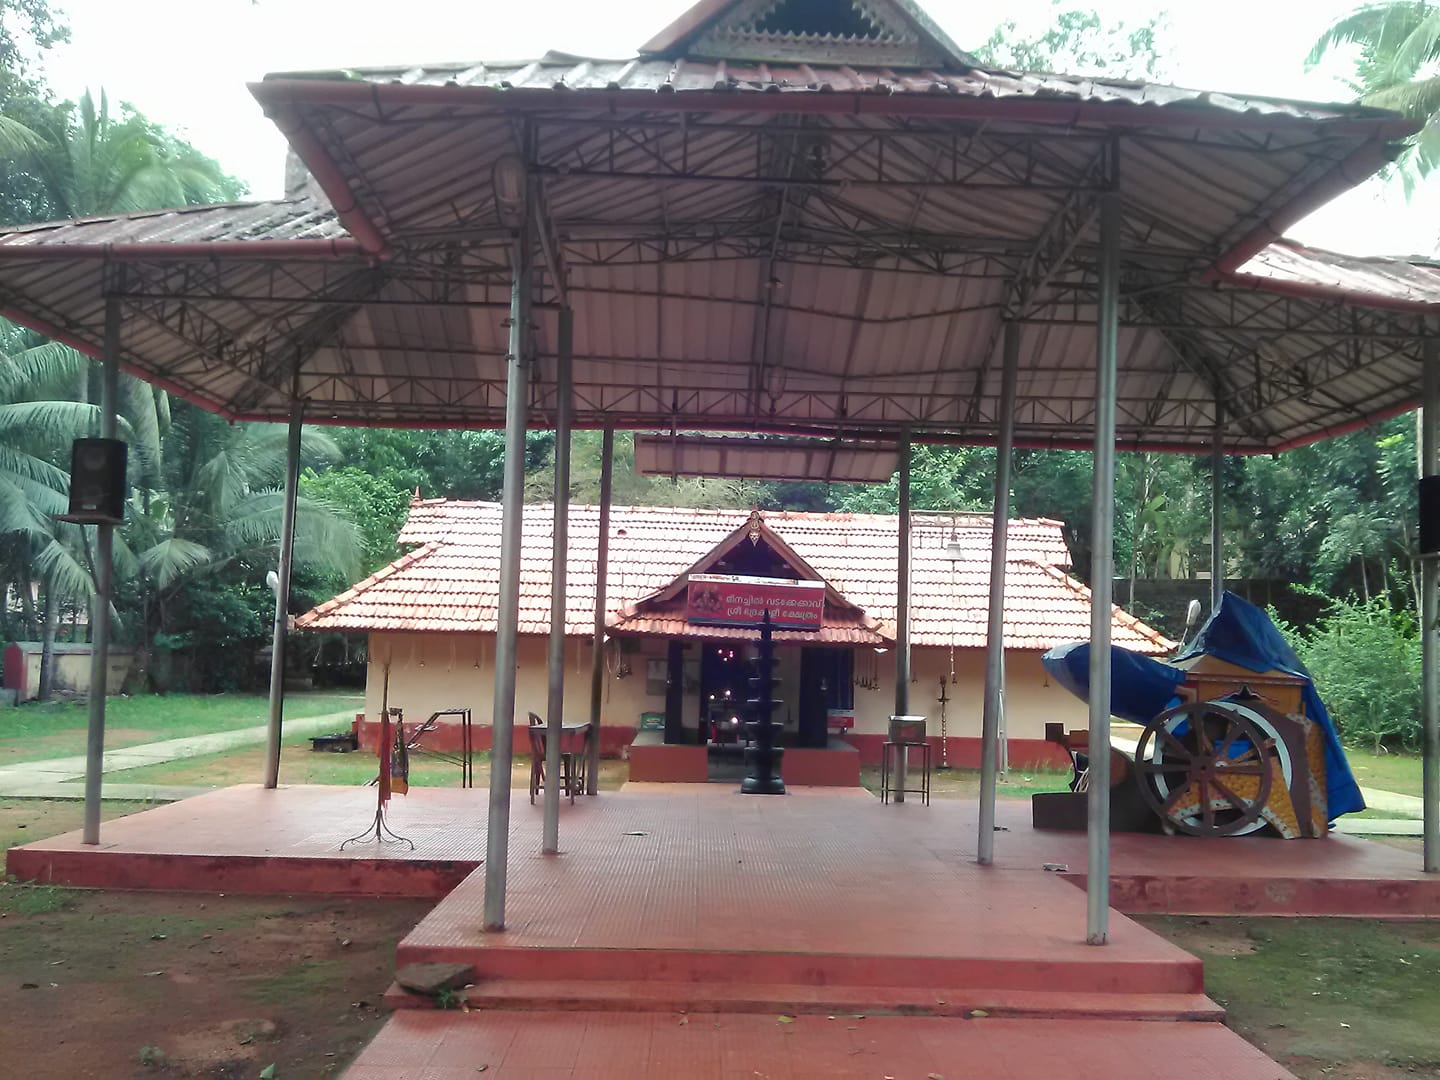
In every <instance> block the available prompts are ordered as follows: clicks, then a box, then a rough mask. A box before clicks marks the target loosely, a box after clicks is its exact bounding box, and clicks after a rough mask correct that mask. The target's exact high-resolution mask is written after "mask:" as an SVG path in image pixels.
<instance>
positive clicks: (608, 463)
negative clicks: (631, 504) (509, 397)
mask: <svg viewBox="0 0 1440 1080" xmlns="http://www.w3.org/2000/svg"><path fill="white" fill-rule="evenodd" d="M614 475H615V428H614V427H612V426H611V425H609V424H606V425H605V434H604V436H603V437H602V438H601V440H600V522H599V535H598V536H596V538H595V636H594V638H593V640H592V641H591V645H590V757H589V760H588V761H587V763H586V767H585V773H586V780H585V794H587V795H594V794H595V792H596V791H597V790H598V789H597V787H596V781H597V780H598V779H599V774H600V713H601V707H600V706H601V699H602V698H603V697H604V693H605V614H606V612H605V591H606V589H607V588H608V582H607V578H608V576H609V572H610V491H611V487H612V486H613V480H614Z"/></svg>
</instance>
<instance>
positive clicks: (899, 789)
mask: <svg viewBox="0 0 1440 1080" xmlns="http://www.w3.org/2000/svg"><path fill="white" fill-rule="evenodd" d="M899 486H900V491H899V495H898V499H897V503H898V505H897V507H896V509H897V510H898V511H899V514H898V516H897V525H898V530H897V531H898V533H899V538H898V551H897V552H896V555H897V557H896V560H895V561H896V564H897V567H898V571H899V572H898V575H897V580H896V583H895V715H896V716H907V715H909V713H910V432H909V431H908V430H907V431H904V432H902V433H901V435H900V485H899ZM908 757H909V753H908V751H907V750H906V749H905V748H904V747H901V748H900V749H899V751H898V753H897V754H896V761H895V787H896V790H895V801H896V802H897V803H903V802H904V801H905V783H906V781H905V772H906V766H907V765H908V764H909V761H908Z"/></svg>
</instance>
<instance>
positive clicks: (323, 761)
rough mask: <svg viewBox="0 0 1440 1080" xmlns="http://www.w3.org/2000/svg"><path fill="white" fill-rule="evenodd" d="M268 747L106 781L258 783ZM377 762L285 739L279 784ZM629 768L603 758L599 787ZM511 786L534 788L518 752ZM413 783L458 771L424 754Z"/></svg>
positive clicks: (480, 780) (373, 766)
mask: <svg viewBox="0 0 1440 1080" xmlns="http://www.w3.org/2000/svg"><path fill="white" fill-rule="evenodd" d="M264 762H265V748H264V747H263V746H253V747H246V748H244V749H242V750H231V751H229V752H227V753H223V754H206V755H204V756H202V757H192V758H184V759H183V760H180V761H169V762H165V763H164V764H162V765H146V766H144V767H143V768H139V769H122V770H120V771H119V772H111V773H106V774H105V778H106V780H107V781H109V782H110V783H115V784H195V785H210V786H214V787H228V786H229V785H231V784H250V783H255V782H256V781H257V780H258V779H259V777H260V775H261V770H262V769H263V767H264ZM378 768H379V763H378V762H377V760H376V758H375V755H374V754H373V753H370V752H368V751H365V750H358V751H355V752H354V753H349V754H332V753H316V752H314V751H312V750H311V749H310V740H309V739H305V738H298V739H287V740H286V742H285V744H284V747H283V749H282V752H281V754H280V782H281V783H282V784H357V785H358V784H368V783H369V782H370V781H371V780H373V779H374V778H375V774H376V772H377V771H378ZM629 771H630V769H629V766H628V765H627V764H626V763H625V762H623V761H612V760H609V759H602V760H601V762H600V787H601V788H603V789H605V790H607V791H609V790H614V789H615V788H618V787H619V786H620V785H621V784H623V783H624V782H625V779H626V777H627V776H628V775H629ZM489 778H490V755H489V754H488V753H484V752H481V753H477V754H476V755H475V783H476V784H478V785H480V786H482V787H483V786H486V785H488V784H489ZM510 782H511V784H513V785H515V786H516V787H520V788H528V786H529V784H530V755H529V754H528V753H527V754H516V756H515V768H514V771H513V772H512V774H511V781H510ZM410 783H411V784H413V785H414V786H416V787H459V786H460V767H459V766H458V765H456V764H454V763H452V762H448V761H439V760H436V759H435V758H432V757H428V756H426V755H423V754H415V753H412V754H411V755H410Z"/></svg>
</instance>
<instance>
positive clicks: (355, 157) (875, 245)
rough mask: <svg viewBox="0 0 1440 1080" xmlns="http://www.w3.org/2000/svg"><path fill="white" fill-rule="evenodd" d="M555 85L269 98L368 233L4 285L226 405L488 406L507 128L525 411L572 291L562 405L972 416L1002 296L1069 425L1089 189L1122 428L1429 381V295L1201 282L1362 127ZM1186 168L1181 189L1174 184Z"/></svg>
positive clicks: (388, 421)
mask: <svg viewBox="0 0 1440 1080" xmlns="http://www.w3.org/2000/svg"><path fill="white" fill-rule="evenodd" d="M382 89H386V88H382ZM402 89H403V88H402ZM428 89H430V90H432V91H434V90H436V89H437V88H435V87H430V88H428ZM576 94H578V92H576ZM576 94H568V95H567V94H563V93H559V92H557V94H550V95H536V94H533V93H528V92H527V94H519V93H517V94H516V95H514V98H513V100H512V99H506V100H503V101H500V102H497V100H496V99H495V98H493V97H489V98H485V99H484V100H479V99H476V98H474V97H473V96H470V97H466V96H464V95H457V96H456V98H455V101H453V102H451V103H448V104H446V105H443V106H441V105H437V104H436V103H435V102H434V101H429V102H427V103H424V104H413V105H412V104H405V103H403V102H401V103H398V104H397V103H395V102H392V101H390V100H388V99H387V98H386V97H385V95H384V94H381V93H377V94H375V95H373V96H372V97H366V98H363V99H357V102H356V103H355V104H337V103H335V102H328V103H323V104H304V103H293V104H291V105H288V106H285V107H276V106H272V109H271V111H272V113H274V114H275V115H276V118H277V120H280V121H281V122H282V126H284V127H285V128H286V130H287V132H289V133H291V134H292V138H296V145H297V146H299V147H300V148H301V150H302V152H303V153H304V154H305V156H306V157H307V158H308V160H309V163H310V165H311V167H312V168H313V169H314V171H315V173H316V175H317V176H320V177H322V180H323V186H324V187H325V189H326V193H327V194H328V195H329V196H330V197H331V198H333V199H334V200H335V204H336V205H337V206H352V207H353V208H352V209H350V210H347V212H346V213H345V214H341V215H340V218H341V221H342V222H344V223H347V224H349V225H350V226H351V228H352V230H354V229H355V228H356V227H357V226H363V222H360V221H359V219H358V218H357V216H356V215H361V216H363V218H364V219H365V220H366V221H368V222H369V223H370V225H371V226H372V227H373V231H374V233H375V235H376V237H378V242H377V244H372V245H371V246H372V247H374V248H375V250H374V251H373V252H372V254H371V255H370V256H368V257H367V256H364V255H359V254H354V255H339V254H329V253H327V254H324V255H321V254H318V253H317V255H316V256H315V257H311V258H304V257H295V256H292V257H287V258H268V257H263V256H257V257H255V258H245V257H243V255H240V254H237V253H235V252H228V253H227V254H226V255H225V257H223V258H221V257H217V258H213V259H207V258H195V257H186V258H167V257H166V256H165V254H164V251H165V245H164V244H163V243H157V244H154V245H153V247H154V249H155V251H156V254H155V256H154V257H153V258H152V257H146V255H145V253H143V252H141V253H139V254H137V253H133V252H132V253H130V255H129V256H127V257H126V258H125V259H124V260H123V261H121V260H117V259H107V258H106V256H105V254H104V253H103V252H102V253H89V254H87V255H86V256H84V257H78V258H77V260H76V263H75V266H76V267H78V268H79V269H78V270H76V271H74V273H75V276H74V277H73V278H72V279H64V278H63V276H61V277H57V274H60V270H61V268H64V269H66V270H69V269H70V264H67V263H61V262H58V261H56V260H54V259H46V260H37V261H36V262H35V263H33V264H30V263H26V262H24V261H23V260H22V259H21V258H20V255H19V253H18V252H17V253H13V254H12V253H7V255H8V257H7V258H6V259H5V260H4V261H3V262H0V302H3V304H4V305H5V306H6V307H7V308H8V309H10V310H12V311H17V312H21V313H25V314H28V315H29V316H31V317H32V319H31V321H32V322H33V323H35V324H36V325H38V326H40V327H41V328H43V329H46V330H47V331H51V332H54V333H55V334H56V335H57V336H61V337H62V338H63V339H64V340H68V341H71V342H72V343H76V344H79V345H81V346H82V347H86V348H88V349H90V350H91V351H98V346H99V334H98V332H97V330H98V323H97V312H98V310H99V297H100V296H102V295H103V296H114V297H116V298H118V299H120V300H121V303H122V312H123V316H124V325H123V330H122V335H121V350H122V359H123V361H124V362H125V363H126V364H127V365H128V366H129V368H130V369H131V370H133V371H136V372H138V373H141V374H143V375H145V376H147V377H149V378H152V379H154V380H156V381H158V382H160V383H162V384H163V385H165V386H167V387H168V388H170V389H172V390H174V391H176V392H178V393H181V394H183V395H184V396H186V397H189V398H191V399H192V400H195V401H197V402H200V403H202V404H205V405H206V406H208V407H211V408H215V409H217V410H218V411H220V412H222V413H224V414H227V415H230V416H233V417H237V418H246V419H281V418H284V417H286V416H288V411H289V403H290V401H291V400H292V398H294V397H300V398H303V399H305V400H306V401H307V402H308V403H309V405H308V408H307V416H308V417H309V418H311V419H312V420H316V421H320V422H337V423H351V424H357V423H358V424H378V425H422V426H475V427H498V426H500V425H502V424H503V422H504V415H505V408H506V391H505V385H506V373H505V360H506V356H507V349H508V343H507V337H508V332H507V325H506V319H507V314H508V310H509V305H510V284H511V266H512V262H513V250H514V244H515V242H516V237H517V231H516V227H515V224H514V222H513V221H509V220H507V218H506V214H505V213H504V212H503V207H501V206H500V205H499V203H498V202H497V199H496V195H495V188H494V185H493V183H492V182H491V180H490V175H489V174H490V172H491V171H492V169H493V167H494V166H495V163H496V162H498V161H499V160H500V159H502V158H504V157H518V158H519V160H520V161H521V162H522V163H523V165H524V166H525V169H526V171H527V173H528V175H529V177H530V180H531V183H532V186H533V188H534V192H535V200H534V206H535V216H536V221H535V225H536V227H535V228H534V229H533V230H531V235H533V236H534V237H535V238H536V240H535V249H536V252H535V253H536V259H535V272H534V274H533V279H534V286H533V288H534V295H533V304H532V305H531V320H532V323H533V326H534V329H535V361H534V365H533V366H534V370H533V371H532V372H531V378H530V379H529V380H528V390H527V394H528V403H529V406H530V408H531V410H532V412H533V413H534V416H533V417H532V422H533V423H542V424H543V423H547V422H550V420H551V419H552V418H553V416H554V413H555V406H556V381H555V368H556V349H557V341H558V333H557V322H558V318H559V310H560V308H561V307H562V306H563V307H568V308H569V309H571V310H572V311H573V312H574V315H575V335H574V339H575V340H574V374H573V380H574V381H573V385H574V395H575V402H576V415H575V423H576V424H577V425H579V426H589V427H600V426H605V425H607V424H608V425H615V426H620V427H664V428H682V429H690V430H694V429H707V428H708V429H714V430H740V431H771V432H779V433H785V432H788V433H797V434H821V435H829V434H839V435H846V434H850V435H856V436H859V435H865V436H870V437H876V436H878V437H894V436H896V435H897V434H898V433H899V432H900V431H902V430H908V431H909V432H910V433H911V435H912V437H914V438H917V439H922V440H923V439H934V440H943V441H958V442H966V441H972V442H987V441H991V440H994V439H995V438H996V437H997V434H998V429H999V417H998V412H999V407H1000V379H999V374H998V366H999V365H998V353H999V348H1000V341H1001V338H1002V335H1003V328H1004V326H1005V325H1006V324H1007V323H1018V324H1019V326H1020V328H1021V335H1020V362H1019V388H1018V389H1019V392H1018V401H1017V409H1016V416H1015V420H1016V425H1015V435H1016V439H1017V440H1018V442H1019V444H1020V445H1031V446H1067V445H1088V443H1087V442H1086V440H1085V439H1084V437H1083V435H1082V434H1081V433H1082V432H1083V431H1084V430H1085V429H1086V428H1087V427H1088V426H1089V425H1090V424H1091V423H1092V421H1093V407H1094V406H1093V402H1094V382H1093V364H1092V362H1091V350H1092V349H1093V336H1092V335H1091V334H1090V328H1091V327H1093V325H1094V319H1095V299H1096V288H1097V286H1096V281H1097V260H1098V255H1099V233H1098V225H1097V208H1098V205H1099V201H1100V199H1101V197H1102V196H1103V194H1104V193H1105V192H1106V191H1109V190H1116V191H1118V192H1119V193H1120V194H1121V196H1122V200H1123V224H1122V232H1121V256H1120V257H1121V266H1122V273H1123V280H1122V287H1121V297H1120V304H1121V311H1120V319H1121V335H1122V336H1121V341H1120V343H1119V344H1120V360H1119V362H1120V381H1119V399H1118V403H1117V422H1118V429H1117V430H1118V436H1119V438H1120V439H1121V441H1122V445H1133V446H1142V445H1143V446H1149V447H1152V448H1156V449H1161V450H1166V449H1168V450H1175V451H1180V452H1195V451H1196V450H1200V449H1202V448H1205V447H1208V446H1209V444H1210V443H1211V441H1212V439H1213V437H1214V426H1215V424H1214V421H1215V416H1216V410H1217V408H1218V409H1219V411H1220V414H1221V415H1222V416H1223V418H1224V437H1225V441H1226V445H1227V447H1228V448H1229V449H1231V450H1232V451H1236V452H1247V451H1268V450H1274V449H1277V448H1279V447H1282V446H1284V445H1288V444H1289V443H1291V442H1295V441H1303V440H1307V439H1310V438H1315V437H1320V436H1322V435H1324V434H1326V433H1330V432H1331V431H1333V430H1334V429H1335V428H1336V427H1337V425H1343V424H1352V423H1357V424H1358V423H1361V422H1364V421H1366V420H1368V419H1374V418H1377V417H1379V416H1382V415H1386V414H1389V413H1393V412H1396V411H1399V410H1401V409H1403V408H1405V407H1407V406H1409V405H1411V404H1412V403H1413V402H1414V401H1415V399H1416V396H1417V394H1418V387H1419V371H1420V364H1419V354H1420V346H1419V344H1418V343H1419V342H1420V340H1421V339H1423V338H1424V336H1425V335H1426V333H1427V332H1429V331H1431V330H1433V320H1427V318H1426V317H1425V316H1423V315H1421V314H1415V313H1407V312H1402V311H1387V310H1378V309H1365V308H1360V307H1355V306H1353V305H1346V304H1341V303H1338V302H1334V301H1327V300H1324V299H1318V298H1302V297H1296V296H1282V295H1272V294H1267V293H1261V292H1257V291H1254V290H1251V289H1242V288H1237V287H1234V286H1232V285H1227V284H1225V283H1223V282H1219V281H1216V280H1212V279H1208V278H1207V274H1208V273H1209V271H1210V270H1211V268H1212V267H1213V266H1214V265H1215V262H1216V259H1217V257H1218V256H1219V255H1220V254H1221V253H1222V252H1224V251H1226V250H1227V249H1228V248H1230V247H1231V246H1233V244H1234V243H1235V242H1236V241H1237V240H1239V239H1240V238H1241V237H1243V236H1244V235H1245V234H1246V233H1247V232H1249V231H1250V230H1251V229H1253V228H1254V227H1255V225H1256V223H1257V222H1259V221H1263V220H1265V218H1266V216H1267V215H1268V214H1270V213H1272V212H1273V211H1275V210H1276V208H1277V207H1279V206H1281V205H1282V204H1284V203H1285V202H1286V200H1289V199H1292V198H1293V197H1294V196H1295V194H1296V192H1297V191H1302V190H1304V189H1305V188H1306V186H1307V185H1308V184H1310V183H1313V182H1314V181H1315V180H1316V178H1317V177H1319V176H1321V175H1322V174H1325V173H1327V172H1330V171H1333V170H1334V169H1335V167H1336V164H1337V162H1339V161H1341V160H1343V159H1346V157H1347V155H1349V154H1351V153H1353V152H1354V146H1355V139H1354V137H1353V134H1349V133H1348V132H1349V129H1348V128H1346V129H1344V131H1342V132H1339V133H1337V134H1336V135H1334V136H1333V137H1332V136H1331V135H1330V134H1329V133H1328V131H1327V129H1326V128H1325V127H1324V125H1321V124H1316V125H1312V126H1311V127H1309V128H1304V129H1302V128H1299V127H1297V126H1295V125H1290V126H1288V127H1287V126H1283V125H1282V126H1278V127H1276V128H1275V129H1274V130H1266V129H1264V128H1263V127H1255V126H1247V125H1246V124H1242V123H1238V122H1237V123H1234V124H1228V125H1227V123H1226V122H1225V121H1224V118H1223V117H1218V118H1217V117H1211V118H1210V119H1209V120H1207V121H1206V122H1205V123H1199V122H1197V125H1196V127H1195V128H1194V129H1193V130H1191V129H1188V128H1180V129H1177V128H1174V127H1173V126H1171V127H1168V128H1167V127H1165V126H1164V125H1155V126H1153V127H1144V126H1137V125H1135V124H1133V123H1130V124H1127V125H1122V126H1119V127H1108V126H1106V125H1104V124H1098V123H1092V124H1086V123H1068V124H1055V123H1025V122H1014V121H1007V120H1004V119H1003V118H1002V119H995V118H994V117H988V118H975V117H969V118H967V117H957V118H945V117H937V116H924V115H920V116H915V115H911V116H902V115H881V114H880V111H879V110H877V109H866V110H863V111H845V110H838V109H829V110H828V111H827V110H826V109H821V110H819V111H816V110H814V109H810V108H809V106H808V105H806V106H805V107H803V108H802V107H800V106H799V105H797V106H796V108H795V109H794V110H793V111H781V110H779V109H776V108H775V107H774V103H773V102H769V101H767V102H765V103H764V107H763V108H758V107H757V108H747V109H745V110H743V111H742V110H741V109H739V108H737V107H731V108H729V109H685V108H677V107H676V103H677V99H678V98H679V97H680V96H681V95H678V94H676V95H665V94H659V95H642V97H645V98H646V100H647V101H648V102H649V103H650V104H648V105H646V106H644V107H628V102H629V101H630V100H631V98H630V96H629V95H624V94H621V95H618V96H616V97H613V98H612V99H611V101H612V104H611V106H610V107H609V108H606V109H593V108H588V107H587V108H585V109H577V108H573V107H571V104H572V103H573V102H575V101H577V100H579V99H578V98H577V96H576ZM557 95H558V96H557ZM754 97H755V96H754V95H752V100H753V99H754ZM767 97H768V95H767ZM636 100H638V99H636ZM621 101H623V102H625V103H626V104H627V107H624V108H622V107H618V105H617V104H615V103H618V102H621ZM297 132H298V133H299V134H300V135H302V136H306V137H308V139H309V141H308V142H307V141H306V138H302V137H299V136H297V135H296V133H297ZM307 133H308V135H307ZM1202 188H1203V189H1204V190H1203V192H1202V191H1200V190H1199V189H1202ZM1186 198H1193V199H1194V200H1196V203H1195V205H1196V207H1197V208H1198V209H1196V210H1195V211H1194V212H1192V213H1177V212H1175V205H1176V200H1177V199H1178V200H1181V201H1183V200H1184V199H1186ZM342 199H343V200H344V201H342ZM1206 200H1208V201H1206ZM1234 206H1242V207H1245V208H1246V209H1245V210H1244V211H1243V212H1239V213H1237V212H1234V211H1233V210H1231V209H1228V208H1230V207H1234ZM1222 209H1223V210H1224V211H1225V213H1224V214H1222V213H1221V212H1220V211H1221V210H1222ZM1225 214H1228V215H1229V216H1228V217H1227V216H1225ZM292 216H293V215H292ZM357 235H362V236H363V235H365V230H364V228H363V227H362V228H361V229H360V232H358V233H357ZM64 284H68V286H69V290H68V291H67V290H66V289H65V288H59V287H57V286H58V285H64ZM82 296H83V297H84V301H83V302H82V301H81V299H80V298H81V297H82ZM1076 440H1078V442H1077V441H1076Z"/></svg>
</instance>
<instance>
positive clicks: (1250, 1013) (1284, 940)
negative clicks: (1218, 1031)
mask: <svg viewBox="0 0 1440 1080" xmlns="http://www.w3.org/2000/svg"><path fill="white" fill-rule="evenodd" d="M1138 921H1140V922H1142V923H1144V924H1145V925H1146V926H1148V927H1150V928H1151V929H1153V930H1155V931H1157V932H1158V933H1160V934H1163V935H1164V936H1166V937H1168V938H1170V940H1172V941H1174V942H1175V943H1176V944H1177V945H1179V946H1180V947H1181V948H1183V949H1187V950H1189V951H1190V952H1193V953H1195V954H1197V955H1198V956H1200V957H1201V959H1203V960H1204V961H1205V991H1206V993H1208V994H1209V995H1210V996H1211V997H1213V998H1214V999H1215V1000H1216V1001H1218V1002H1219V1003H1220V1004H1222V1005H1224V1006H1225V1007H1226V1009H1227V1010H1228V1014H1229V1015H1228V1018H1227V1021H1226V1022H1227V1023H1228V1024H1229V1026H1230V1027H1232V1028H1234V1029H1235V1030H1236V1031H1238V1032H1239V1033H1240V1034H1241V1035H1243V1036H1244V1037H1245V1038H1247V1039H1248V1040H1250V1041H1251V1042H1252V1043H1254V1044H1256V1045H1257V1046H1259V1047H1260V1048H1261V1049H1262V1050H1264V1051H1265V1052H1266V1053H1268V1054H1270V1055H1271V1056H1272V1057H1275V1058H1277V1059H1278V1060H1280V1061H1281V1062H1282V1063H1283V1064H1285V1065H1286V1066H1287V1067H1289V1068H1290V1069H1292V1070H1293V1071H1295V1072H1296V1073H1297V1074H1298V1075H1300V1076H1302V1077H1321V1076H1335V1075H1340V1076H1344V1077H1361V1076H1365V1077H1382V1076H1387V1077H1388V1076H1391V1075H1398V1074H1399V1071H1401V1070H1403V1071H1406V1072H1414V1073H1418V1074H1421V1075H1426V1076H1434V1075H1436V1072H1437V1070H1440V1024H1437V1023H1436V1022H1435V1021H1436V1018H1437V1017H1440V923H1433V922H1431V923H1421V922H1376V921H1370V920H1362V919H1273V918H1272V919H1244V918H1231V919H1220V918H1212V919H1206V918H1181V917H1172V918H1163V917H1156V916H1142V917H1140V918H1139V919H1138ZM1392 1069H1393V1070H1396V1072H1394V1073H1392V1072H1391V1071H1390V1070H1392Z"/></svg>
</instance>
